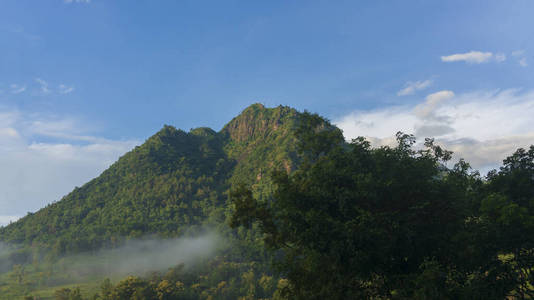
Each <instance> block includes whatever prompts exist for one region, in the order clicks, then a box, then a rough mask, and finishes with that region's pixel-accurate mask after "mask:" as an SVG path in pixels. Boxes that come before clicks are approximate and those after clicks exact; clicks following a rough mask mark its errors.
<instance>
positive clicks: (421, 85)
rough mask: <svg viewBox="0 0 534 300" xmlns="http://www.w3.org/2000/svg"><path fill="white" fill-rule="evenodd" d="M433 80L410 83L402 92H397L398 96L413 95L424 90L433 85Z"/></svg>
mask: <svg viewBox="0 0 534 300" xmlns="http://www.w3.org/2000/svg"><path fill="white" fill-rule="evenodd" d="M432 82H433V81H432V80H430V79H428V80H424V81H408V82H407V83H406V84H405V85H404V88H402V90H400V91H398V92H397V96H407V95H413V94H414V93H415V92H416V91H420V90H424V89H426V88H427V87H429V86H431V85H432Z"/></svg>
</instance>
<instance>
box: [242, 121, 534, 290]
mask: <svg viewBox="0 0 534 300" xmlns="http://www.w3.org/2000/svg"><path fill="white" fill-rule="evenodd" d="M317 118H318V117H317V116H313V115H307V116H305V117H304V118H302V119H301V120H302V124H301V129H299V132H304V133H306V134H305V135H304V136H303V137H302V138H301V139H300V140H299V141H301V145H300V149H301V151H303V152H304V158H305V161H304V163H303V164H302V165H301V166H300V168H299V169H298V170H297V171H295V172H294V173H292V174H287V173H286V172H275V173H274V175H273V180H274V183H275V186H276V188H275V191H274V196H273V201H272V202H269V203H264V202H262V201H261V200H258V199H255V198H254V197H253V196H252V193H251V192H250V191H248V190H247V189H246V188H245V187H243V186H240V187H238V188H236V189H235V190H234V191H233V192H232V193H231V197H232V199H233V203H234V207H235V210H234V216H233V217H232V223H231V224H232V225H233V226H237V225H239V224H242V225H246V226H250V225H251V224H254V223H253V222H254V221H258V222H259V224H260V227H259V228H260V229H261V231H262V232H263V233H264V241H265V243H266V245H267V246H268V247H269V248H270V249H272V250H273V251H274V253H277V255H278V257H279V259H278V260H277V261H276V263H275V266H276V267H277V269H278V270H279V271H280V272H281V274H282V276H284V277H286V278H288V279H289V284H290V289H289V293H290V295H291V298H293V299H325V298H330V299H354V298H410V299H411V298H418V299H434V298H441V299H444V298H446V299H458V298H465V299H473V298H478V299H502V298H504V297H506V296H508V295H512V294H514V293H516V294H519V295H524V294H526V293H530V292H531V290H530V287H529V286H528V283H529V282H531V281H532V278H531V275H530V274H531V273H530V270H531V268H532V267H533V260H532V252H533V248H534V247H533V246H532V244H531V243H532V238H531V237H532V231H531V230H532V224H533V222H532V211H529V208H530V207H529V206H527V207H523V206H522V205H528V204H527V203H530V204H531V203H533V202H532V199H533V198H532V195H534V194H533V193H532V192H533V188H534V182H532V180H533V179H534V176H532V175H534V168H532V166H533V165H534V164H532V158H533V157H534V147H533V148H531V152H528V153H527V152H525V151H521V150H519V152H518V153H516V154H515V155H514V156H512V157H511V158H509V159H508V160H506V161H505V166H504V167H503V168H502V169H501V171H500V172H498V173H494V174H493V175H492V176H491V177H490V178H489V182H488V183H484V182H483V181H482V179H480V178H479V176H478V173H476V172H475V173H469V172H468V170H469V166H468V165H467V164H466V163H465V162H463V161H460V162H459V163H458V164H457V165H456V166H455V167H454V168H453V169H447V168H444V167H443V165H444V164H443V163H444V161H446V160H448V159H449V158H450V157H451V153H450V152H448V151H445V150H443V149H441V148H440V147H439V146H436V145H434V143H433V140H431V139H427V140H426V143H425V145H426V146H427V148H426V149H424V150H420V151H415V150H412V145H413V144H414V143H415V139H414V138H413V136H410V135H406V134H402V133H399V134H397V139H398V146H397V147H395V148H390V147H381V148H377V149H371V148H370V147H369V143H368V142H366V141H365V140H364V139H362V138H359V139H356V140H354V141H353V142H352V143H351V144H349V145H343V144H341V143H339V138H338V135H337V134H335V133H334V134H332V133H331V131H328V130H325V129H324V128H323V127H321V126H318V125H317V124H322V123H320V122H318V121H317ZM306 121H307V122H306ZM325 122H326V121H325ZM525 157H527V158H525ZM514 176H517V178H516V177H514ZM525 178H527V179H525ZM499 181H501V182H499ZM503 182H506V183H507V184H509V185H512V186H511V187H508V186H506V184H504V183H503ZM495 189H497V190H499V189H500V190H504V191H501V193H506V192H508V193H510V195H495V194H492V193H495V192H496V191H495ZM488 190H489V191H490V192H492V193H489V194H488ZM484 195H488V196H484ZM529 197H530V198H529ZM510 198H514V199H517V200H516V201H510V200H509V199H510ZM477 199H482V200H481V201H479V200H477ZM504 235H506V237H505V236H504ZM495 239H497V240H498V241H495ZM503 253H512V254H513V256H512V258H511V260H508V261H506V260H502V259H500V255H501V254H503Z"/></svg>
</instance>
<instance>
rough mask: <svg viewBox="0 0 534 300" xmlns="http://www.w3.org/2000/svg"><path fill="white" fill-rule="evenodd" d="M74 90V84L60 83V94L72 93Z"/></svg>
mask: <svg viewBox="0 0 534 300" xmlns="http://www.w3.org/2000/svg"><path fill="white" fill-rule="evenodd" d="M72 92H74V87H73V86H67V85H64V84H60V85H59V93H60V94H70V93H72Z"/></svg>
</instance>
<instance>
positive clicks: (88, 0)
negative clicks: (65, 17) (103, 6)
mask: <svg viewBox="0 0 534 300" xmlns="http://www.w3.org/2000/svg"><path fill="white" fill-rule="evenodd" d="M63 2H64V3H67V4H71V3H91V0H63Z"/></svg>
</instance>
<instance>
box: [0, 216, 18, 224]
mask: <svg viewBox="0 0 534 300" xmlns="http://www.w3.org/2000/svg"><path fill="white" fill-rule="evenodd" d="M19 218H20V216H0V226H4V225H8V224H9V223H10V222H15V221H16V220H18V219H19Z"/></svg>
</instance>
